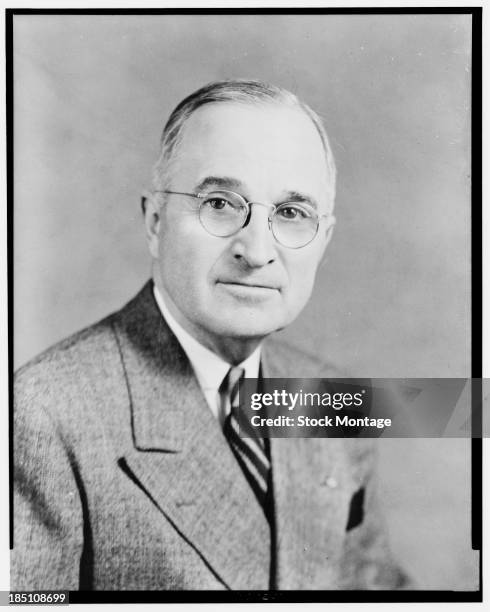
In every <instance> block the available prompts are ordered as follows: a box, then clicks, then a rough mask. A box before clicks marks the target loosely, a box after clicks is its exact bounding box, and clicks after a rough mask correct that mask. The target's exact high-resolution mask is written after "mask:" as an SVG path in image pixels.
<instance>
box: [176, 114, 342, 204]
mask: <svg viewBox="0 0 490 612" xmlns="http://www.w3.org/2000/svg"><path fill="white" fill-rule="evenodd" d="M177 158H178V163H177V166H178V167H179V166H180V167H181V169H182V170H184V169H186V170H187V171H189V172H191V173H192V174H195V173H197V174H199V175H200V177H199V180H202V178H203V177H205V176H207V175H209V176H216V175H220V174H223V175H226V176H233V177H236V178H237V179H239V180H241V181H243V182H247V180H248V179H249V178H250V180H251V181H252V182H256V180H258V179H259V177H261V182H263V181H265V180H267V179H269V182H274V181H275V180H276V182H277V181H280V182H281V183H283V182H284V181H285V180H287V179H288V182H289V184H287V185H281V186H282V187H284V188H286V187H287V188H289V189H295V188H298V189H299V188H301V190H304V189H308V188H309V189H313V190H315V188H316V189H317V191H319V192H323V193H325V192H326V191H327V190H328V187H329V186H328V182H329V180H330V179H329V177H328V170H327V162H326V156H325V151H324V148H323V143H322V141H321V138H320V135H319V134H318V130H317V129H316V127H315V125H314V124H313V122H312V120H311V119H310V117H309V116H308V115H306V113H305V112H304V111H302V110H301V109H299V108H294V107H289V106H285V105H282V104H270V103H267V104H262V103H258V104H241V103H229V102H226V103H215V104H209V105H206V106H204V107H202V108H200V109H198V110H197V111H195V113H194V114H193V115H192V116H191V117H190V118H189V119H188V121H187V123H186V125H185V127H184V130H183V132H182V139H181V142H180V144H179V147H178V150H177ZM196 178H197V177H196Z"/></svg>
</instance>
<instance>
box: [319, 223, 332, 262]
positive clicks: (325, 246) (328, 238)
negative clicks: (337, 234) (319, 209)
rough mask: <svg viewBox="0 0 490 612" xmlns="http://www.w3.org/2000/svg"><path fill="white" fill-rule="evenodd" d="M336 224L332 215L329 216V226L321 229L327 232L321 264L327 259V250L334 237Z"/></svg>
mask: <svg viewBox="0 0 490 612" xmlns="http://www.w3.org/2000/svg"><path fill="white" fill-rule="evenodd" d="M334 226H335V217H334V216H333V215H331V216H330V217H328V220H327V227H326V228H323V229H320V231H323V232H325V234H324V236H323V247H322V249H323V250H322V254H321V256H320V265H321V264H322V263H323V262H324V261H325V252H326V250H327V246H328V243H329V242H330V240H331V239H332V235H333V228H334Z"/></svg>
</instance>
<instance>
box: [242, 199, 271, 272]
mask: <svg viewBox="0 0 490 612" xmlns="http://www.w3.org/2000/svg"><path fill="white" fill-rule="evenodd" d="M271 209H272V206H267V205H263V204H254V203H252V204H251V205H250V217H249V220H248V223H247V224H246V225H245V226H244V227H242V228H241V230H240V231H239V232H238V233H237V234H235V235H234V236H233V243H232V247H231V248H232V253H233V256H234V257H235V258H236V259H240V260H243V261H244V262H246V263H247V264H248V265H249V266H250V267H252V268H260V267H262V266H266V265H267V264H270V263H272V262H273V261H275V259H276V257H277V250H276V247H277V243H276V240H275V238H274V236H273V235H272V232H271V230H270V229H269V215H270V214H271Z"/></svg>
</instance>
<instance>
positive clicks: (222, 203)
mask: <svg viewBox="0 0 490 612" xmlns="http://www.w3.org/2000/svg"><path fill="white" fill-rule="evenodd" d="M155 193H168V194H172V195H183V196H189V197H191V198H197V199H198V200H199V220H200V222H201V225H202V226H203V227H204V229H205V230H206V231H207V232H209V233H210V234H211V235H212V236H218V237H221V238H225V237H227V236H232V235H233V234H236V233H237V232H239V231H240V230H241V229H242V228H243V227H246V226H247V225H248V223H249V221H250V218H251V215H252V205H254V206H265V207H266V208H268V209H269V210H270V213H269V217H268V224H269V230H270V231H271V232H272V235H273V236H274V238H275V239H276V240H277V242H278V243H279V244H281V245H282V246H285V247H287V248H289V249H300V248H302V247H305V246H306V245H307V244H309V243H310V242H311V241H312V240H313V239H314V238H315V236H316V235H317V233H318V227H319V225H320V219H321V218H322V217H331V219H332V224H333V223H334V222H335V219H334V217H333V215H318V214H317V212H316V210H315V209H314V208H313V207H312V206H310V205H308V204H305V203H303V202H301V203H300V202H283V203H281V204H279V205H278V206H273V205H268V204H261V203H260V202H248V201H247V200H246V199H245V198H244V197H243V196H241V195H240V194H239V193H235V192H234V191H227V190H220V191H211V192H209V193H186V192H183V191H169V190H165V191H155Z"/></svg>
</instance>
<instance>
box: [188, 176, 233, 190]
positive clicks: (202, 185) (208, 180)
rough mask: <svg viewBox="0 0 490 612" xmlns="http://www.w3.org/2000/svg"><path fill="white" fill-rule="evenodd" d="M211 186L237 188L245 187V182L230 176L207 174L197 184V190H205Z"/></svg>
mask: <svg viewBox="0 0 490 612" xmlns="http://www.w3.org/2000/svg"><path fill="white" fill-rule="evenodd" d="M209 187H214V188H216V189H230V190H235V189H240V188H241V187H243V183H242V182H241V181H240V180H238V179H236V178H233V177H230V176H206V177H205V178H203V179H202V181H200V182H199V183H198V184H197V185H196V190H197V191H199V192H200V191H205V190H206V189H209Z"/></svg>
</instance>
